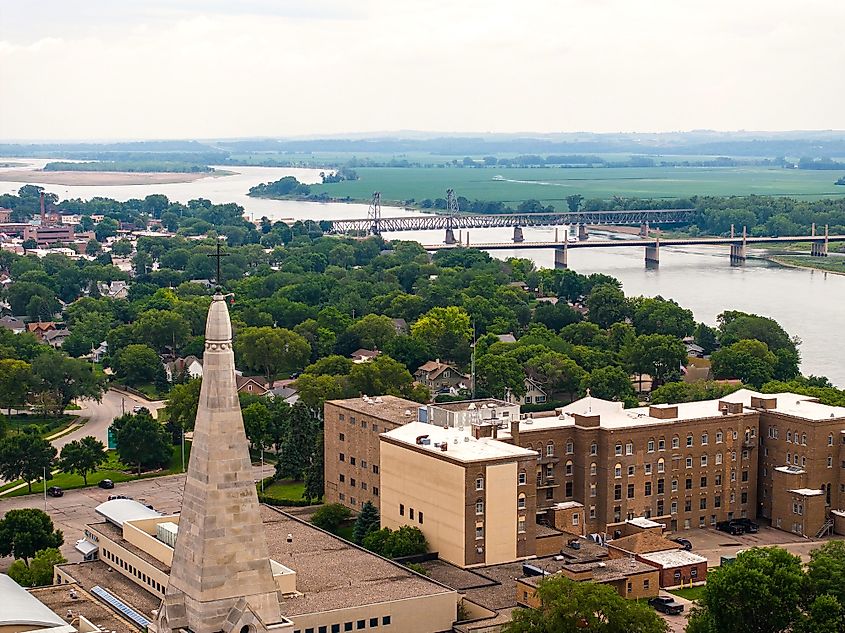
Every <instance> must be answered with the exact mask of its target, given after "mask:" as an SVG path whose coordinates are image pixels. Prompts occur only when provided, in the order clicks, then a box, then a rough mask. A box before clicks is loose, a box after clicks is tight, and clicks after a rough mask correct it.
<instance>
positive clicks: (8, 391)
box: [0, 358, 33, 415]
mask: <svg viewBox="0 0 845 633" xmlns="http://www.w3.org/2000/svg"><path fill="white" fill-rule="evenodd" d="M32 383H33V377H32V367H31V366H30V364H29V363H26V362H24V361H22V360H14V359H11V358H4V359H2V360H0V407H5V408H6V409H8V411H9V415H12V407H14V406H16V405H20V404H23V403H24V402H26V396H27V394H28V393H29V390H30V389H31V388H32Z"/></svg>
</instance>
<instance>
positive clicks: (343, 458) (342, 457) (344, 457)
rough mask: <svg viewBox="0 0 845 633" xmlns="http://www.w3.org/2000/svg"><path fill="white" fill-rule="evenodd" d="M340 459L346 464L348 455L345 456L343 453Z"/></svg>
mask: <svg viewBox="0 0 845 633" xmlns="http://www.w3.org/2000/svg"><path fill="white" fill-rule="evenodd" d="M338 459H339V460H340V461H342V462H345V461H346V455H344V454H343V453H341V454H340V457H338Z"/></svg>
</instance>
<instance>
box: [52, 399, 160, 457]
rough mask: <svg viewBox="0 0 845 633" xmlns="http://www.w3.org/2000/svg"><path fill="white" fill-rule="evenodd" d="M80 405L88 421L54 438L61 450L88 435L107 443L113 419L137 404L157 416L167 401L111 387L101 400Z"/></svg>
mask: <svg viewBox="0 0 845 633" xmlns="http://www.w3.org/2000/svg"><path fill="white" fill-rule="evenodd" d="M79 405H80V406H81V407H82V410H81V411H78V412H77V413H78V415H80V416H81V417H82V418H83V419H86V418H87V421H86V422H85V424H83V425H82V426H81V427H80V428H78V429H76V430H75V431H73V432H72V433H68V434H67V435H63V436H62V437H60V438H57V439H55V440H53V446H55V447H56V448H57V449H58V450H59V451H61V450H62V446H64V445H65V444H67V443H68V442H72V441H73V440H78V439H81V438H83V437H85V436H86V435H93V436H94V437H96V438H97V439H98V440H100V441H101V442H102V443H103V444H107V442H108V428H109V426H111V423H112V420H114V419H115V418H116V417H118V416H120V415H122V414H123V413H131V412H132V408H133V407H135V406H136V405H140V406H142V407H146V408H147V409H149V410H150V411H151V412H152V414H153V417H155V416H156V413H157V411H158V410H159V409H161V408H162V407H164V405H165V402H164V401H163V400H159V401H156V402H149V401H147V400H144V399H142V398H138V397H137V396H133V395H130V394H128V393H124V392H119V391H115V390H113V389H110V390H108V391H107V392H106V393H105V394H104V395H103V399H102V401H101V402H97V401H96V400H82V401H80V402H79Z"/></svg>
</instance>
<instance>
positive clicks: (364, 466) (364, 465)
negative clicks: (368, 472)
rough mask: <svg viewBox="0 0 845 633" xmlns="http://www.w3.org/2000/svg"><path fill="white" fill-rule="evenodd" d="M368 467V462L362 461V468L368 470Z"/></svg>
mask: <svg viewBox="0 0 845 633" xmlns="http://www.w3.org/2000/svg"><path fill="white" fill-rule="evenodd" d="M366 467H367V461H366V460H364V459H362V460H361V468H366Z"/></svg>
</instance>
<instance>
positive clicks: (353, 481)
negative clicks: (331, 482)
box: [349, 477, 355, 488]
mask: <svg viewBox="0 0 845 633" xmlns="http://www.w3.org/2000/svg"><path fill="white" fill-rule="evenodd" d="M349 485H350V486H352V487H353V488H354V487H355V477H351V478H350V479H349Z"/></svg>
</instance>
